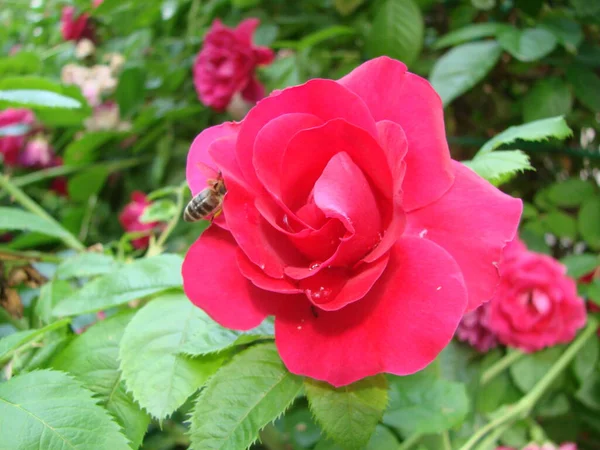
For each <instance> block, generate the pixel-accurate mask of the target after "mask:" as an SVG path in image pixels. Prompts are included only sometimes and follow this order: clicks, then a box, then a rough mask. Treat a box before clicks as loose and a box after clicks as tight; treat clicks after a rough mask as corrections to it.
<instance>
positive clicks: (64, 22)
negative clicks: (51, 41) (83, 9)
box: [60, 6, 95, 41]
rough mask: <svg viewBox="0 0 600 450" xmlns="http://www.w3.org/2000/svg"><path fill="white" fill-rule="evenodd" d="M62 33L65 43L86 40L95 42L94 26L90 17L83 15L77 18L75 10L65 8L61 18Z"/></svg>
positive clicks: (68, 7) (69, 7) (70, 7)
mask: <svg viewBox="0 0 600 450" xmlns="http://www.w3.org/2000/svg"><path fill="white" fill-rule="evenodd" d="M60 32H61V33H62V37H63V39H64V40H65V41H78V40H80V39H83V38H86V39H89V40H90V41H94V38H95V32H94V26H93V25H92V22H91V21H90V16H89V15H88V14H86V13H83V14H81V15H79V16H77V17H75V8H74V7H72V6H65V7H64V8H63V10H62V15H61V16H60Z"/></svg>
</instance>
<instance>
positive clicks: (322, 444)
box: [314, 425, 400, 450]
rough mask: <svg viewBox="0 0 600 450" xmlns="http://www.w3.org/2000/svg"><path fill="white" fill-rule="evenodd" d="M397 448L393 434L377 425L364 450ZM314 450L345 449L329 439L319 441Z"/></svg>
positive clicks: (396, 441)
mask: <svg viewBox="0 0 600 450" xmlns="http://www.w3.org/2000/svg"><path fill="white" fill-rule="evenodd" d="M399 446H400V444H399V443H398V439H396V437H395V436H394V433H392V432H391V431H390V430H389V429H387V428H386V427H384V426H383V425H377V428H375V433H373V435H372V436H371V439H370V440H369V443H368V444H367V445H366V447H364V450H398V448H400V447H399ZM314 450H345V447H340V446H339V445H337V444H336V443H335V442H333V441H330V440H329V439H321V440H320V441H319V443H318V444H317V446H316V447H315V448H314Z"/></svg>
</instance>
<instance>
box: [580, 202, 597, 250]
mask: <svg viewBox="0 0 600 450" xmlns="http://www.w3.org/2000/svg"><path fill="white" fill-rule="evenodd" d="M577 223H578V225H579V232H580V233H581V236H582V237H583V239H584V240H585V242H586V243H587V244H588V245H589V246H590V247H591V248H593V249H594V250H600V225H599V224H600V198H599V197H594V198H590V199H589V200H587V201H586V202H585V203H584V204H583V205H582V206H581V209H580V210H579V215H578V217H577Z"/></svg>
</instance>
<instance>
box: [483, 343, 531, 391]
mask: <svg viewBox="0 0 600 450" xmlns="http://www.w3.org/2000/svg"><path fill="white" fill-rule="evenodd" d="M524 355H525V354H524V353H523V352H521V351H519V350H513V351H509V352H508V353H507V354H506V355H504V357H503V358H500V359H499V360H498V361H496V362H495V363H494V364H492V365H491V366H490V367H488V368H487V369H486V370H484V371H483V374H482V375H481V380H480V382H479V383H480V384H481V385H482V386H483V385H485V384H487V383H489V382H490V381H492V380H493V379H494V378H496V376H498V375H500V374H501V373H502V372H503V371H504V370H506V369H508V368H509V367H510V366H512V365H513V364H514V363H515V362H517V361H518V360H519V359H521V358H522V357H523V356H524Z"/></svg>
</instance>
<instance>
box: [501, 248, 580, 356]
mask: <svg viewBox="0 0 600 450" xmlns="http://www.w3.org/2000/svg"><path fill="white" fill-rule="evenodd" d="M500 273H501V278H500V286H499V287H498V290H497V292H496V294H495V296H494V298H493V299H492V301H491V304H490V315H489V326H490V328H491V329H492V331H493V332H494V333H496V336H497V337H498V339H499V340H500V342H502V343H504V344H506V345H509V346H512V347H517V348H520V349H521V350H523V351H526V352H534V351H537V350H541V349H542V348H544V347H549V346H552V345H557V344H561V343H566V342H569V341H571V340H572V339H573V338H574V337H575V334H576V332H577V330H578V329H579V328H581V327H583V325H584V324H585V319H586V311H585V304H584V302H583V300H582V299H581V298H579V297H578V296H577V286H576V284H575V281H573V280H572V279H571V278H568V277H567V276H566V268H565V267H564V266H563V265H562V264H560V263H559V262H558V261H557V260H555V259H554V258H551V257H550V256H547V255H542V254H539V253H534V252H530V251H528V250H527V248H526V247H525V245H524V244H522V243H521V242H520V241H518V240H515V242H513V243H511V244H510V245H509V246H507V247H506V250H505V252H504V258H503V261H502V266H501V268H500Z"/></svg>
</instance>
